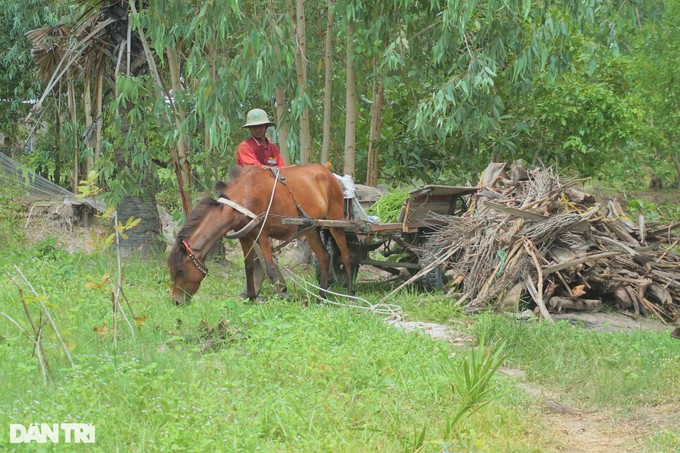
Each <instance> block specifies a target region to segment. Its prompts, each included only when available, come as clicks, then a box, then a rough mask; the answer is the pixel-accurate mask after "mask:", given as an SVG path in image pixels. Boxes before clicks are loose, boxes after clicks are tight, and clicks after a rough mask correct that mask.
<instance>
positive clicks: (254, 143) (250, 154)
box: [236, 109, 284, 300]
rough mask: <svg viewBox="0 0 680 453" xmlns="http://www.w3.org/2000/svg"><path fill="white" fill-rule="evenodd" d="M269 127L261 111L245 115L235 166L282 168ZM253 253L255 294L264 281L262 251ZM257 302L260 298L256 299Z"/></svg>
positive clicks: (264, 114) (256, 110) (245, 295)
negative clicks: (243, 136) (244, 131)
mask: <svg viewBox="0 0 680 453" xmlns="http://www.w3.org/2000/svg"><path fill="white" fill-rule="evenodd" d="M269 126H274V127H276V124H274V123H272V122H271V121H269V118H268V117H267V113H266V112H265V111H264V110H262V109H253V110H251V111H249V112H248V115H246V124H244V125H243V127H241V129H250V138H248V139H246V140H243V141H242V142H241V144H240V145H238V151H237V153H236V165H238V166H240V167H247V166H251V165H256V166H258V167H263V168H269V167H277V168H283V167H284V164H283V159H282V158H281V154H280V153H279V148H278V146H276V145H275V144H273V143H271V142H270V141H269V139H267V136H266V132H267V128H268V127H269ZM253 249H254V251H255V263H254V266H253V267H254V269H253V273H254V275H253V280H254V283H255V294H259V293H260V288H261V287H262V282H263V281H264V275H265V274H264V266H265V263H264V258H263V257H262V250H261V249H260V246H259V245H257V244H255V246H254V247H253ZM276 273H277V275H278V276H279V278H281V272H280V271H279V268H278V266H276ZM247 285H248V282H247V281H246V283H244V284H243V291H241V299H246V298H247V297H248V296H247V294H246V290H247V289H248V287H247ZM258 300H260V298H259V297H258Z"/></svg>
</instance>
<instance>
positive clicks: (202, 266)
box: [182, 241, 208, 276]
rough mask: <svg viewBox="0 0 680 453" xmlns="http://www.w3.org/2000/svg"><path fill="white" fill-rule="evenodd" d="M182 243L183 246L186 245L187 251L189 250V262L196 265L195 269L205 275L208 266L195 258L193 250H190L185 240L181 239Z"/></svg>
mask: <svg viewBox="0 0 680 453" xmlns="http://www.w3.org/2000/svg"><path fill="white" fill-rule="evenodd" d="M182 244H184V247H186V249H187V252H189V258H190V259H191V262H192V263H194V266H196V269H198V270H199V271H200V272H201V273H202V274H203V275H205V276H207V275H208V266H206V265H205V264H203V263H201V261H200V260H199V259H198V258H196V255H194V252H193V250H191V247H189V244H187V243H186V241H182Z"/></svg>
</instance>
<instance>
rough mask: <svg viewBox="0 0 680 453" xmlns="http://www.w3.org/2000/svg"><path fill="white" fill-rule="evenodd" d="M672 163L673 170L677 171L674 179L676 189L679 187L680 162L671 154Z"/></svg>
mask: <svg viewBox="0 0 680 453" xmlns="http://www.w3.org/2000/svg"><path fill="white" fill-rule="evenodd" d="M673 165H675V171H676V172H677V173H678V176H677V179H676V180H675V187H676V189H680V162H678V156H673Z"/></svg>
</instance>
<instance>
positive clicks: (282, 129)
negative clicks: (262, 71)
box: [267, 0, 291, 167]
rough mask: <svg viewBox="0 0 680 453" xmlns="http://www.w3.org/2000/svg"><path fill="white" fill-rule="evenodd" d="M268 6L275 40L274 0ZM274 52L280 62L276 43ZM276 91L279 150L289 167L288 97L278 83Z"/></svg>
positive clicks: (279, 53)
mask: <svg viewBox="0 0 680 453" xmlns="http://www.w3.org/2000/svg"><path fill="white" fill-rule="evenodd" d="M267 8H268V9H269V16H270V17H271V27H269V29H270V30H271V34H270V37H271V38H270V39H271V41H272V42H273V40H274V33H273V30H274V27H275V25H276V24H275V22H274V6H273V4H272V0H269V2H267ZM274 52H276V59H277V61H279V62H280V61H281V51H280V50H279V48H278V46H277V45H276V44H274ZM274 91H275V93H276V108H275V113H276V131H277V135H278V139H279V140H278V146H279V152H280V153H281V158H282V159H283V163H284V165H285V166H286V167H288V166H290V164H291V158H290V155H289V154H288V126H287V125H286V124H284V122H283V117H284V115H285V113H286V98H285V96H284V94H283V90H282V89H281V87H279V86H278V85H276V87H275V88H274Z"/></svg>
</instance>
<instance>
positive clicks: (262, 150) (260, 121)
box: [236, 109, 284, 168]
mask: <svg viewBox="0 0 680 453" xmlns="http://www.w3.org/2000/svg"><path fill="white" fill-rule="evenodd" d="M269 126H274V127H276V124H274V123H272V122H271V121H269V118H268V117H267V114H266V113H265V111H264V110H262V109H253V110H251V111H250V112H248V115H247V116H246V124H245V125H243V127H241V129H250V138H248V139H246V140H243V141H242V142H241V144H240V145H238V151H237V155H236V165H238V166H241V167H246V166H250V165H257V166H259V167H264V168H267V167H278V168H283V167H284V164H283V159H282V158H281V154H280V153H279V148H278V146H276V145H275V144H273V143H271V142H270V141H269V139H267V136H266V133H267V128H268V127H269Z"/></svg>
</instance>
